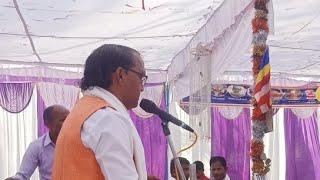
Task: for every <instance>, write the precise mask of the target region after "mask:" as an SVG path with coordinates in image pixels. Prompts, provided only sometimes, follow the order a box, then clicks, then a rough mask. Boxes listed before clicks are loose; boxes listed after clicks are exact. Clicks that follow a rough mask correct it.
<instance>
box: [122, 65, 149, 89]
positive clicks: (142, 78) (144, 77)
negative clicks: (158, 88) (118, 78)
mask: <svg viewBox="0 0 320 180" xmlns="http://www.w3.org/2000/svg"><path fill="white" fill-rule="evenodd" d="M127 70H128V71H131V72H133V73H135V74H136V75H138V76H139V78H140V79H141V83H142V85H143V86H144V85H145V84H146V82H147V80H148V76H146V75H144V74H142V73H140V72H138V71H135V70H133V69H127Z"/></svg>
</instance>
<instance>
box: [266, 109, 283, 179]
mask: <svg viewBox="0 0 320 180" xmlns="http://www.w3.org/2000/svg"><path fill="white" fill-rule="evenodd" d="M264 143H265V153H266V155H267V157H268V158H270V159H271V168H270V172H269V173H268V174H267V179H269V180H284V179H286V150H285V137H284V109H283V108H280V109H279V111H278V112H277V113H276V114H275V115H274V116H273V131H272V132H269V133H267V134H266V135H265V137H264Z"/></svg>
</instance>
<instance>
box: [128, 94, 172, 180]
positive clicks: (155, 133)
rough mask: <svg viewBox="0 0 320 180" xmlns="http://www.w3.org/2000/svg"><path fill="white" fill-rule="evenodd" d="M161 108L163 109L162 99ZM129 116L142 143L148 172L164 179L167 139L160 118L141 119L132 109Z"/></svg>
mask: <svg viewBox="0 0 320 180" xmlns="http://www.w3.org/2000/svg"><path fill="white" fill-rule="evenodd" d="M161 108H162V109H165V103H164V100H163V101H162V103H161ZM130 116H131V118H132V120H133V122H134V124H135V125H136V128H137V130H138V133H139V135H140V137H141V140H142V143H143V147H144V153H145V156H146V163H147V171H148V174H149V175H155V176H157V177H159V178H160V179H161V180H162V179H165V173H166V163H167V141H166V137H165V136H164V134H163V131H162V126H161V120H160V119H159V118H158V117H157V116H152V117H150V118H147V119H142V118H141V117H139V116H137V115H136V114H135V113H134V112H132V111H130Z"/></svg>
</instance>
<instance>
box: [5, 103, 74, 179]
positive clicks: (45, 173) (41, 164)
mask: <svg viewBox="0 0 320 180" xmlns="http://www.w3.org/2000/svg"><path fill="white" fill-rule="evenodd" d="M68 114H69V110H67V109H66V108H65V107H63V106H60V105H53V106H50V107H48V108H46V109H45V110H44V113H43V119H44V124H45V125H46V126H47V127H48V129H49V132H48V133H46V134H44V135H43V136H41V137H40V138H38V139H36V140H35V141H33V142H32V143H30V145H29V147H28V149H27V150H26V152H25V154H24V156H23V159H22V162H21V165H20V169H19V171H18V172H17V173H16V175H15V176H13V177H10V178H7V179H6V180H24V179H30V177H31V176H32V174H33V172H34V170H35V169H36V168H37V167H38V168H39V173H40V180H49V179H51V169H52V165H53V159H54V150H55V143H56V140H57V138H58V135H59V132H60V129H61V126H62V123H63V121H64V120H65V119H66V117H67V116H68Z"/></svg>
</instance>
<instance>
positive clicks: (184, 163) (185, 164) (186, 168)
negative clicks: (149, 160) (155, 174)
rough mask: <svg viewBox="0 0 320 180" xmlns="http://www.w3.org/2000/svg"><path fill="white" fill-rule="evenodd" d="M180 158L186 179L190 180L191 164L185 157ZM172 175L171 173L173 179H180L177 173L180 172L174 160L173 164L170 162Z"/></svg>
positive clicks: (172, 160)
mask: <svg viewBox="0 0 320 180" xmlns="http://www.w3.org/2000/svg"><path fill="white" fill-rule="evenodd" d="M178 158H179V161H180V164H181V167H182V169H183V173H184V175H185V177H186V179H189V166H190V162H189V161H188V160H187V159H186V158H183V157H178ZM170 173H171V177H173V178H174V179H178V177H177V174H176V173H179V171H178V168H177V169H176V168H175V164H174V159H171V162H170ZM180 177H181V176H180V175H179V179H181V178H180Z"/></svg>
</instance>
